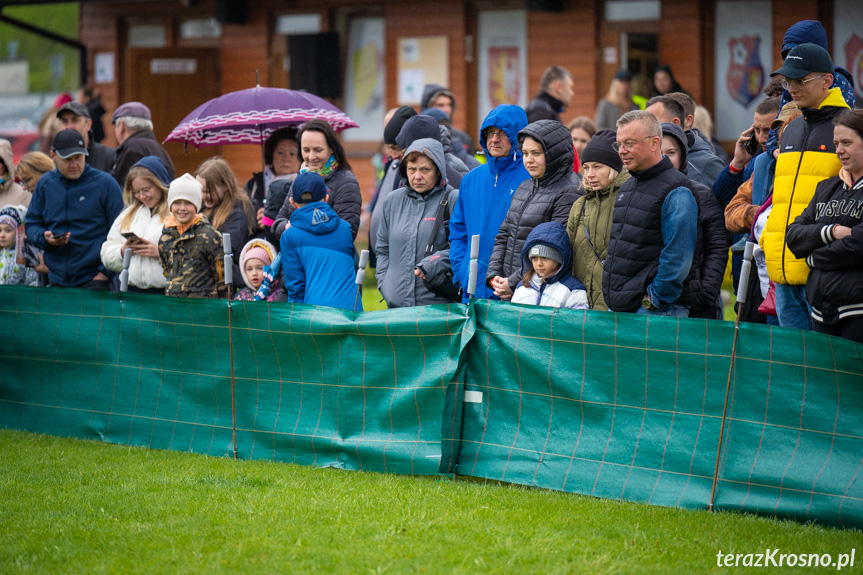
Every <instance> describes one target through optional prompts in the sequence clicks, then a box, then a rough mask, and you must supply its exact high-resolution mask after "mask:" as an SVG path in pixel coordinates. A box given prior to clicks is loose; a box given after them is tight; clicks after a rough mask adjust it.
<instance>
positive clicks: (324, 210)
mask: <svg viewBox="0 0 863 575" xmlns="http://www.w3.org/2000/svg"><path fill="white" fill-rule="evenodd" d="M279 245H280V247H281V256H282V270H284V277H285V291H286V292H288V301H289V302H295V303H307V304H311V305H324V306H330V307H339V308H342V309H347V310H353V309H354V302H356V306H357V307H356V311H362V310H363V302H362V298H358V297H357V286H356V284H355V283H354V279H355V277H356V269H355V268H354V255H355V253H356V252H355V250H354V241H353V235H352V234H351V226H350V224H349V223H348V222H346V221H345V220H343V219H341V218H339V216H337V215H336V212H335V211H333V209H332V208H331V207H330V206H329V204H327V203H326V202H323V201H321V202H311V203H308V204H306V205H305V206H301V207H300V208H299V209H297V210H294V211H293V213H291V226H290V227H289V228H288V229H286V230H285V232H284V233H283V234H282V237H281V239H280V241H279Z"/></svg>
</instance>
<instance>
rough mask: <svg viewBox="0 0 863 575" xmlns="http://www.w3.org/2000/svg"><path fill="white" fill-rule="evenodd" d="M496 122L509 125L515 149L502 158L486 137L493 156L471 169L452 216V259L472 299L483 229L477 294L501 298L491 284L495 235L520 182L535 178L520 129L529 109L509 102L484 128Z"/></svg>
mask: <svg viewBox="0 0 863 575" xmlns="http://www.w3.org/2000/svg"><path fill="white" fill-rule="evenodd" d="M491 126H494V127H495V128H497V129H499V130H503V131H504V132H505V133H506V135H507V137H508V138H509V142H510V144H512V150H510V152H509V154H507V155H506V156H505V157H502V158H493V157H491V156H490V155H489V153H488V147H487V146H486V142H485V137H484V136H480V144H481V145H482V148H483V150H485V153H486V157H487V158H488V162H487V163H486V164H485V165H483V166H480V167H478V168H475V169H473V170H471V171H470V172H469V173H468V174H467V175H466V176H465V177H464V178H463V179H462V181H461V185H460V186H459V195H458V200H457V201H456V203H455V208H454V209H453V213H452V217H451V218H450V223H449V229H450V235H449V240H450V251H449V256H450V261H451V262H452V270H453V279H454V281H456V282H458V283H459V284H460V285H461V286H462V288H464V293H465V296H464V301H465V302H467V300H468V297H467V287H468V275H469V273H470V238H471V236H473V235H475V234H479V236H480V240H479V258H478V263H479V271H478V274H477V285H476V294H475V295H476V297H478V298H485V299H498V298H497V297H496V296H495V295H494V291H492V289H491V288H489V287H488V286H486V285H485V276H486V273H487V271H488V261H489V259H490V258H491V252H492V249H493V248H494V238H495V236H497V233H498V231H499V230H500V226H501V224H502V223H503V220H504V218H506V212H507V210H509V203H510V200H511V199H512V195H513V194H514V193H515V191H516V189H518V185H519V184H520V183H522V182H523V181H525V180H528V179H530V174H529V173H528V172H527V170H526V169H525V167H524V164H522V161H521V147H520V146H519V145H518V133H519V132H520V131H521V130H522V129H523V128H524V127H525V126H527V115H526V114H525V113H524V110H523V109H522V108H521V107H519V106H513V105H508V104H504V105H501V106H498V107H497V108H495V109H494V110H492V111H491V112H489V114H488V116H486V118H485V120H484V121H483V123H482V128H481V131H482V130H485V129H486V128H488V127H491Z"/></svg>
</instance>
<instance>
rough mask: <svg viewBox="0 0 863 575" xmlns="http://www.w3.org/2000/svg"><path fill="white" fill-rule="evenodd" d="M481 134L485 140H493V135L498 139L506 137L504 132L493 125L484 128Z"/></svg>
mask: <svg viewBox="0 0 863 575" xmlns="http://www.w3.org/2000/svg"><path fill="white" fill-rule="evenodd" d="M482 135H483V137H485V139H486V140H493V139H494V137H495V136H497V138H498V139H499V140H503V139H506V138H507V135H506V132H504V131H503V130H500V129H498V128H494V127H491V128H486V129H485V132H484V133H483V134H482Z"/></svg>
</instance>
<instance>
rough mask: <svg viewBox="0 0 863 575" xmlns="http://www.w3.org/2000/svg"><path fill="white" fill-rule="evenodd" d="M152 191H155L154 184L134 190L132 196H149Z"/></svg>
mask: <svg viewBox="0 0 863 575" xmlns="http://www.w3.org/2000/svg"><path fill="white" fill-rule="evenodd" d="M152 193H153V186H149V187H146V188H141V189H140V190H132V196H133V197H135V198H139V197H141V196H149V195H150V194H152Z"/></svg>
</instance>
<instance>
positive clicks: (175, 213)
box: [159, 174, 228, 298]
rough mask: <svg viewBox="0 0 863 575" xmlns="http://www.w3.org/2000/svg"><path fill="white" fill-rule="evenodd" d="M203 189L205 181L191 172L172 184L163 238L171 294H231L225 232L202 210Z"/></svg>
mask: <svg viewBox="0 0 863 575" xmlns="http://www.w3.org/2000/svg"><path fill="white" fill-rule="evenodd" d="M201 190H202V186H201V184H200V183H198V181H197V180H196V179H195V178H193V177H192V176H191V175H189V174H183V175H182V176H181V177H179V178H177V179H176V180H174V181H173V182H171V185H170V187H169V188H168V207H169V209H170V210H171V215H169V216H168V217H166V218H165V227H164V228H163V229H162V237H161V239H159V258H160V260H161V262H162V270H163V271H164V273H165V278H166V279H167V285H166V286H165V295H167V296H172V297H201V298H203V297H208V298H220V297H228V286H227V285H225V282H224V275H223V269H224V256H225V252H224V248H223V247H222V234H220V233H219V232H217V231H216V230H215V229H214V228H213V226H211V225H210V223H209V222H208V221H207V218H206V217H205V216H204V215H203V214H199V213H198V211H199V210H200V209H201Z"/></svg>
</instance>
